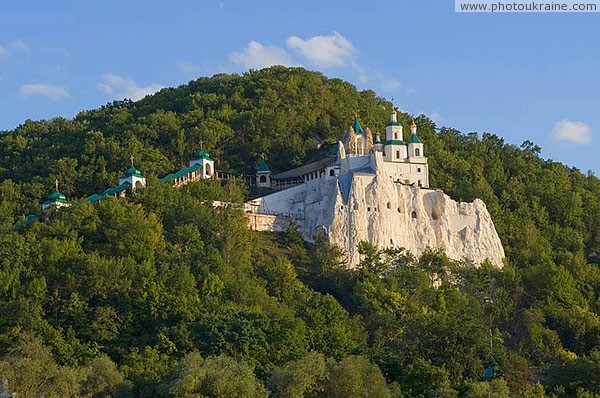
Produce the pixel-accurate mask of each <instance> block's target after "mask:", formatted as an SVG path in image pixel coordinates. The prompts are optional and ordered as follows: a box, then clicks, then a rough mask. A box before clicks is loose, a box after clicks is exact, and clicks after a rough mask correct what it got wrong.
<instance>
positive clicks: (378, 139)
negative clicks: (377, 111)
mask: <svg viewBox="0 0 600 398" xmlns="http://www.w3.org/2000/svg"><path fill="white" fill-rule="evenodd" d="M375 143H376V144H381V137H380V136H379V133H377V135H376V136H375Z"/></svg>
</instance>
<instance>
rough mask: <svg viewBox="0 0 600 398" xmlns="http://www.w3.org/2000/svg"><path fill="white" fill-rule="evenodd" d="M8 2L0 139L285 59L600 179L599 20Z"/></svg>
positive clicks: (299, 7) (132, 0)
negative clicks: (529, 146)
mask: <svg viewBox="0 0 600 398" xmlns="http://www.w3.org/2000/svg"><path fill="white" fill-rule="evenodd" d="M3 3H4V4H2V6H1V7H0V130H10V129H13V128H15V127H16V126H18V125H19V124H21V123H23V122H24V121H25V120H27V119H33V120H38V119H47V118H52V117H55V116H63V117H67V118H71V117H73V116H75V115H76V114H77V113H78V112H79V111H81V110H85V109H93V108H96V107H99V106H101V105H103V104H106V103H107V102H109V101H112V100H115V99H122V98H125V97H127V98H132V99H134V100H135V99H139V98H142V97H143V96H144V95H147V94H151V93H153V92H156V91H157V90H159V89H160V88H162V87H171V86H178V85H181V84H185V83H187V82H188V81H190V80H193V79H195V78H198V77H200V76H212V75H213V74H215V73H222V72H227V73H243V72H244V71H246V70H248V69H249V68H252V69H259V68H262V67H267V66H270V65H274V64H282V65H289V66H292V65H294V66H303V67H305V68H307V69H312V70H317V71H321V72H322V73H324V74H325V75H327V76H330V77H339V78H342V79H345V80H347V81H349V82H351V83H352V84H354V85H355V86H356V87H357V88H359V89H361V90H363V89H372V90H374V91H375V92H376V93H377V94H378V95H380V96H382V97H386V98H388V99H392V98H393V100H394V103H395V104H396V105H397V107H398V108H399V109H401V110H403V111H407V112H410V113H412V114H414V115H418V114H421V113H423V114H426V115H428V116H429V117H430V118H431V119H432V120H434V121H435V122H436V123H437V124H438V126H449V127H454V128H457V129H459V130H461V131H462V132H465V133H468V132H473V131H476V132H479V133H482V132H490V133H494V134H497V135H499V136H501V137H503V138H504V139H505V140H506V142H508V143H511V144H516V145H520V144H521V143H522V142H523V141H525V140H530V141H533V142H534V143H536V144H537V145H539V146H540V147H542V155H543V156H544V157H546V158H549V159H553V160H556V161H560V162H562V163H565V164H567V165H569V166H573V167H577V168H578V169H580V170H581V171H583V172H587V171H588V170H591V171H592V172H594V173H595V174H596V175H599V174H600V156H598V155H597V154H598V153H599V152H600V135H599V134H600V51H598V48H599V47H598V43H599V42H600V40H599V39H600V24H599V23H598V21H597V18H598V17H599V16H600V14H597V13H587V14H584V13H577V14H575V13H561V14H558V13H545V14H543V13H528V14H525V13H494V14H492V13H489V14H487V13H472V14H471V13H455V12H454V2H453V1H451V0H395V1H388V0H370V1H352V0H347V1H342V0H319V1H316V0H305V1H296V2H286V1H284V0H278V1H275V0H253V1H248V0H245V1H238V0H235V1H234V0H193V1H192V0H169V1H157V0H143V1H141V0H118V1H117V0H86V1H81V0H55V1H47V0H44V1H41V0H30V1H28V0H23V1H19V2H17V1H6V2H3ZM340 133H341V132H340Z"/></svg>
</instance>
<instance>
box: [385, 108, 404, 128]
mask: <svg viewBox="0 0 600 398" xmlns="http://www.w3.org/2000/svg"><path fill="white" fill-rule="evenodd" d="M385 126H386V127H387V126H401V124H400V123H399V122H398V115H397V114H396V108H392V113H391V114H390V121H389V122H388V123H387V124H386V125H385Z"/></svg>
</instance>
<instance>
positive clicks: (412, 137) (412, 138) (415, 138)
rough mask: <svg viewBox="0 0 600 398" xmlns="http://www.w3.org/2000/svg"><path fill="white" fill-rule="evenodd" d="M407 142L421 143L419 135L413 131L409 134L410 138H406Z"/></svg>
mask: <svg viewBox="0 0 600 398" xmlns="http://www.w3.org/2000/svg"><path fill="white" fill-rule="evenodd" d="M408 143H409V144H422V142H421V139H420V138H419V136H418V135H417V134H416V133H413V134H411V135H410V138H409V139H408Z"/></svg>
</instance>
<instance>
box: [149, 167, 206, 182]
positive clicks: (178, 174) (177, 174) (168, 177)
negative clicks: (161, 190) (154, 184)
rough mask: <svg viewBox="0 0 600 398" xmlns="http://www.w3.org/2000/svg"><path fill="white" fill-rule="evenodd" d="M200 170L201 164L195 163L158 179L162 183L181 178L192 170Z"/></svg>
mask: <svg viewBox="0 0 600 398" xmlns="http://www.w3.org/2000/svg"><path fill="white" fill-rule="evenodd" d="M198 170H202V165H201V164H198V163H196V164H195V165H193V166H190V167H186V168H183V169H181V170H179V171H177V172H175V173H171V174H167V175H166V176H164V177H162V178H160V179H159V180H158V181H160V182H162V183H166V182H170V181H173V180H175V179H177V178H181V177H183V176H185V175H187V174H190V173H193V172H194V171H198Z"/></svg>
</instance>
